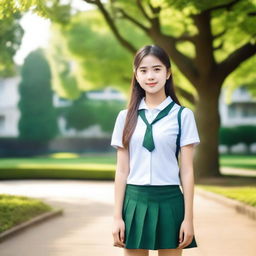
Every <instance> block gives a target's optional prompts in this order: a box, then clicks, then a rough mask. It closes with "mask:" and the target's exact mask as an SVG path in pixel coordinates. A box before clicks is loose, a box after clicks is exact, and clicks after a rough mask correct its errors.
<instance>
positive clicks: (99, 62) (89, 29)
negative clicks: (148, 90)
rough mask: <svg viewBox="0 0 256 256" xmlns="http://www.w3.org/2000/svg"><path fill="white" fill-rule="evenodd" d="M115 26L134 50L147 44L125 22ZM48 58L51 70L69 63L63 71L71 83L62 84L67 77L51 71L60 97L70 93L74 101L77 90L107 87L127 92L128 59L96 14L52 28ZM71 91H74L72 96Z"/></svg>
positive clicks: (128, 85) (82, 15)
mask: <svg viewBox="0 0 256 256" xmlns="http://www.w3.org/2000/svg"><path fill="white" fill-rule="evenodd" d="M118 26H119V27H120V28H121V33H123V34H124V33H125V35H126V37H127V38H133V41H134V44H135V45H137V47H139V46H141V45H142V44H143V43H144V42H146V41H148V42H150V40H149V39H148V38H147V37H146V36H145V34H143V33H142V32H141V31H140V30H139V29H134V27H133V26H132V25H131V24H130V23H128V22H127V21H124V20H122V21H118ZM60 30H61V33H62V35H60V33H59V31H60ZM58 52H59V53H62V54H59V53H58ZM48 58H49V59H50V63H51V66H52V69H53V70H54V69H59V70H60V68H61V67H62V66H63V67H64V66H65V63H68V62H72V65H71V68H70V67H69V69H67V73H68V74H69V77H70V78H71V77H72V78H73V80H72V83H71V84H69V83H67V82H65V81H67V80H66V79H67V77H64V76H63V74H62V73H60V72H54V75H53V76H54V80H55V81H58V86H56V87H55V88H56V91H58V93H60V94H61V95H62V96H65V95H69V94H71V95H72V98H73V99H74V98H75V97H78V94H80V93H81V91H88V90H91V89H103V88H105V87H106V86H109V85H111V86H112V87H115V88H118V89H120V90H121V91H122V92H123V93H125V94H127V93H128V88H129V87H130V80H131V76H132V56H131V54H130V53H129V52H128V51H127V50H125V49H124V48H123V47H122V46H120V44H119V43H118V42H117V40H116V39H115V37H114V36H113V35H112V33H111V31H110V30H109V28H108V26H107V25H106V24H105V21H104V19H103V18H102V16H101V14H100V13H99V12H98V11H94V10H93V11H87V12H83V13H79V14H76V15H74V16H73V17H72V19H71V22H70V24H69V26H67V27H65V28H63V27H62V28H60V27H59V26H53V27H52V38H51V43H50V49H49V55H48ZM71 88H74V91H73V93H72V92H71Z"/></svg>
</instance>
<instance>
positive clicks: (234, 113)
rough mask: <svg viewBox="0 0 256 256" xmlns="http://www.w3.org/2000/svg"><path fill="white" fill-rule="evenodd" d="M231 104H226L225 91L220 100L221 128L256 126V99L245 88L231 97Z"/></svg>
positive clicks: (238, 90) (236, 91) (239, 89)
mask: <svg viewBox="0 0 256 256" xmlns="http://www.w3.org/2000/svg"><path fill="white" fill-rule="evenodd" d="M230 101H231V103H230V104H227V103H226V102H225V90H224V89H222V92H221V96H220V99H219V110H220V114H221V126H237V125H256V98H254V99H253V98H252V96H251V95H250V93H249V92H248V91H247V90H246V88H244V87H240V88H238V89H236V90H235V91H234V92H233V93H232V95H231V100H230Z"/></svg>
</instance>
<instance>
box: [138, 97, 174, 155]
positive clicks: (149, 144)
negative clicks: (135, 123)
mask: <svg viewBox="0 0 256 256" xmlns="http://www.w3.org/2000/svg"><path fill="white" fill-rule="evenodd" d="M174 104H175V102H174V101H172V102H171V103H170V104H169V105H168V106H167V107H165V108H164V109H163V110H161V111H160V113H158V115H157V116H156V118H155V119H154V120H153V122H151V123H149V122H148V121H147V118H146V116H145V109H139V110H138V111H139V115H140V117H141V118H142V120H143V121H144V123H145V124H146V126H147V129H146V132H145V135H144V140H143V146H144V147H145V148H147V149H148V150H149V151H150V152H151V151H152V150H154V148H155V144H154V140H153V132H152V125H153V124H154V123H156V122H157V121H158V120H160V119H161V118H163V117H165V116H167V115H168V113H169V112H170V110H171V108H172V107H173V105H174Z"/></svg>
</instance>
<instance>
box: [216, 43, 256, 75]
mask: <svg viewBox="0 0 256 256" xmlns="http://www.w3.org/2000/svg"><path fill="white" fill-rule="evenodd" d="M254 54H256V45H255V44H251V43H246V44H245V45H243V46H242V47H240V48H238V49H237V50H236V51H234V52H233V53H231V54H230V55H229V56H228V57H227V58H226V59H225V60H224V61H222V62H221V63H220V64H219V65H218V68H219V70H220V73H221V75H222V77H223V78H226V77H227V76H228V75H229V74H230V73H232V72H233V71H234V70H235V69H236V68H237V67H238V66H239V65H240V64H241V63H242V62H243V61H245V60H247V59H249V58H250V57H252V56H253V55H254Z"/></svg>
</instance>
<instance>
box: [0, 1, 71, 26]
mask: <svg viewBox="0 0 256 256" xmlns="http://www.w3.org/2000/svg"><path fill="white" fill-rule="evenodd" d="M27 11H33V13H36V14H38V15H39V16H41V17H44V18H50V19H51V20H52V21H53V22H56V23H61V24H67V23H68V22H69V18H70V14H71V7H70V3H68V4H63V3H61V1H60V0H46V1H45V0H1V4H0V20H4V19H6V18H11V17H12V16H13V15H14V14H16V13H24V12H27Z"/></svg>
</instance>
